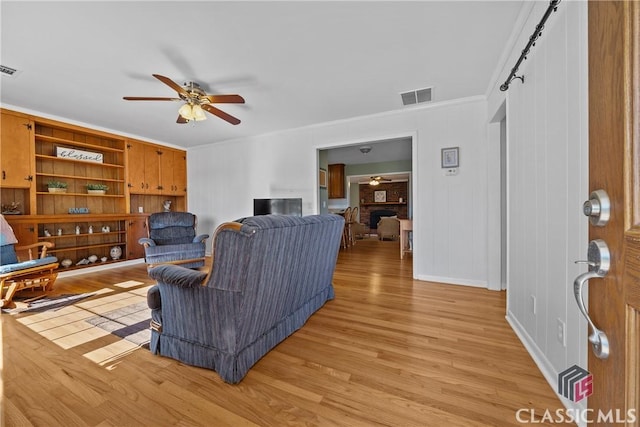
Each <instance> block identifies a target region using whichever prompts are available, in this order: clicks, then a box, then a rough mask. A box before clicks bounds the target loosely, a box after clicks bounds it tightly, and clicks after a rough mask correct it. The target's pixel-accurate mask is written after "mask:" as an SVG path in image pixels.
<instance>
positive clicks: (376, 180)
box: [369, 176, 391, 186]
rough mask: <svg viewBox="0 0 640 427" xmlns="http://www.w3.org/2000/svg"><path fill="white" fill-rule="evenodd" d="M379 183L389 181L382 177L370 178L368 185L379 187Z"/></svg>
mask: <svg viewBox="0 0 640 427" xmlns="http://www.w3.org/2000/svg"><path fill="white" fill-rule="evenodd" d="M381 181H391V180H390V179H389V178H385V177H383V176H372V177H371V180H370V181H369V185H374V186H375V185H380V182H381Z"/></svg>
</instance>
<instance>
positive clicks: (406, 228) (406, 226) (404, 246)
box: [398, 219, 413, 259]
mask: <svg viewBox="0 0 640 427" xmlns="http://www.w3.org/2000/svg"><path fill="white" fill-rule="evenodd" d="M398 221H400V259H402V258H404V254H405V253H412V252H413V250H412V246H409V232H410V231H413V220H411V219H399V220H398Z"/></svg>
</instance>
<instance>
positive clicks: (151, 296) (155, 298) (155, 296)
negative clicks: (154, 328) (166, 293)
mask: <svg viewBox="0 0 640 427" xmlns="http://www.w3.org/2000/svg"><path fill="white" fill-rule="evenodd" d="M147 306H149V308H150V309H151V310H157V309H159V308H161V307H162V300H161V299H160V288H159V287H158V285H153V286H152V287H150V288H149V290H148V291H147Z"/></svg>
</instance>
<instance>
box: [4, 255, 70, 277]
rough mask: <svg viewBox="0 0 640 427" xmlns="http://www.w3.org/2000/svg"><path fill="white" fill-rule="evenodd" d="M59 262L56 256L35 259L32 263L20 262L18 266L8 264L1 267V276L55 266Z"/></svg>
mask: <svg viewBox="0 0 640 427" xmlns="http://www.w3.org/2000/svg"><path fill="white" fill-rule="evenodd" d="M56 262H58V258H56V257H54V256H47V257H44V258H38V259H33V260H30V261H23V262H18V263H16V264H7V265H3V266H0V274H6V273H13V272H16V271H20V270H25V269H27V268H33V267H38V266H41V265H47V264H54V263H56Z"/></svg>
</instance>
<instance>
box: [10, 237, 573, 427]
mask: <svg viewBox="0 0 640 427" xmlns="http://www.w3.org/2000/svg"><path fill="white" fill-rule="evenodd" d="M411 268H412V258H411V256H408V257H406V258H405V259H404V260H402V261H400V260H399V255H398V243H397V242H379V241H376V240H368V241H358V243H357V244H356V245H355V247H353V248H349V249H341V250H340V256H339V260H338V266H337V271H336V274H335V280H334V283H335V290H336V298H335V300H333V301H330V302H328V303H327V304H326V305H325V306H324V307H323V308H321V309H320V310H319V311H318V312H317V313H316V314H314V315H313V316H312V317H311V319H310V320H309V321H308V322H307V324H306V325H305V326H304V327H303V328H302V329H301V330H299V331H297V332H296V333H294V334H293V335H292V336H290V337H289V338H288V339H286V340H285V341H284V342H282V343H281V344H280V345H278V346H277V347H276V348H275V349H274V350H272V351H271V352H270V353H268V354H267V355H266V356H264V357H263V358H262V359H261V360H260V361H259V362H258V363H257V364H256V365H255V366H254V367H253V368H252V369H251V371H250V372H249V374H248V375H247V376H246V377H245V379H244V380H243V381H242V382H241V383H240V384H238V385H228V384H225V383H224V382H222V381H221V380H220V378H219V377H218V376H217V374H216V373H215V372H213V371H209V370H205V369H200V368H195V367H190V366H187V365H184V364H181V363H179V362H177V361H174V360H171V359H167V358H162V357H157V356H153V355H151V354H150V353H149V351H148V350H146V349H144V348H138V349H135V350H131V349H127V348H121V347H118V343H119V342H121V341H122V340H119V339H118V338H116V337H114V336H113V335H103V336H98V337H95V338H92V339H89V340H85V341H80V342H69V341H65V343H66V344H60V341H57V340H56V339H54V338H53V337H51V335H47V334H46V333H45V332H46V329H47V326H41V327H40V328H39V330H38V331H36V330H33V329H32V328H30V327H29V326H28V325H27V324H28V323H29V320H30V319H28V318H29V316H35V314H30V313H23V314H19V315H8V314H3V315H2V316H0V319H1V322H2V341H3V361H2V379H3V383H4V384H3V386H4V387H3V399H2V403H3V404H2V415H3V425H6V426H30V425H34V426H65V427H69V426H102V427H107V426H242V425H259V426H283V425H294V426H297V425H314V426H315V425H317V426H325V425H344V426H375V425H384V426H445V425H446V426H490V425H493V426H508V425H517V424H518V423H517V422H516V416H515V415H516V411H517V410H519V409H521V408H531V409H534V410H535V412H536V413H537V414H541V413H543V412H544V411H545V410H550V411H554V410H555V409H557V408H561V407H562V406H561V403H560V401H559V400H558V399H557V398H556V396H555V394H554V392H553V390H552V389H551V387H550V386H549V385H548V384H547V382H546V381H545V380H544V378H543V377H542V375H541V373H540V372H539V371H538V369H537V368H536V366H535V365H534V363H533V361H532V360H531V358H530V356H529V355H528V354H527V352H526V351H525V349H524V347H523V346H522V344H521V343H520V342H519V340H518V339H517V338H516V336H515V334H514V333H513V332H512V330H511V329H510V328H509V326H508V324H507V322H506V321H505V319H504V315H505V294H504V292H502V293H500V292H491V291H487V290H484V289H477V288H470V287H464V286H453V285H442V284H435V283H429V282H421V281H414V280H412V278H411ZM123 283H124V284H125V285H124V287H123V285H122V284H123ZM118 284H119V285H118ZM150 284H152V281H151V280H150V279H149V278H148V276H147V274H146V269H145V267H144V265H142V264H140V265H136V266H130V267H122V268H118V269H113V270H108V271H103V272H98V273H92V274H87V275H82V276H76V277H67V278H62V279H59V280H58V282H57V283H56V291H57V292H60V293H75V292H89V291H96V290H100V289H101V290H103V292H105V293H104V296H98V297H96V298H95V299H98V298H107V296H108V298H110V299H111V300H113V299H114V295H116V296H118V295H121V296H122V298H124V297H126V298H129V297H132V295H137V297H138V298H143V296H144V291H145V289H146V287H147V286H149V285H150ZM47 322H49V321H47ZM47 322H44V323H47ZM56 326H57V327H59V325H56ZM118 348H120V349H121V351H118ZM100 349H111V351H112V353H111V356H110V357H108V358H103V359H96V358H95V357H90V356H89V355H95V354H96V352H98V353H99V352H100V351H101V350H100ZM105 351H107V350H105ZM100 360H102V361H100Z"/></svg>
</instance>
